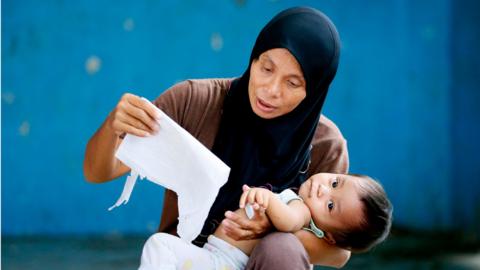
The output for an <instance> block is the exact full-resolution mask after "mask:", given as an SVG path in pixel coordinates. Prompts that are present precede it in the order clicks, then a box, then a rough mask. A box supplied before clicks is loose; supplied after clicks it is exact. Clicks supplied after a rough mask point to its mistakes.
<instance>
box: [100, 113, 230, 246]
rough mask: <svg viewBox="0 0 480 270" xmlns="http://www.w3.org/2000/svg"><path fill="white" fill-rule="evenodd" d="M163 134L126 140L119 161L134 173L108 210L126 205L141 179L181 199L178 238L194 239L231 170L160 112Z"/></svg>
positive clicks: (127, 138)
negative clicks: (136, 183) (136, 182)
mask: <svg viewBox="0 0 480 270" xmlns="http://www.w3.org/2000/svg"><path fill="white" fill-rule="evenodd" d="M158 112H159V113H160V115H161V119H160V120H159V124H160V131H159V132H158V133H157V134H156V135H153V136H150V137H144V138H140V137H137V136H133V135H127V136H125V138H124V140H123V142H122V143H121V145H120V146H119V148H118V150H117V153H116V157H117V158H118V159H119V160H121V161H122V162H123V163H124V164H125V165H127V166H128V167H130V168H131V169H132V172H131V175H130V176H128V177H127V181H126V183H125V187H124V189H123V192H122V195H121V196H120V198H119V199H118V201H117V202H116V203H115V205H114V206H112V207H111V208H110V209H109V210H111V209H113V208H115V207H117V206H119V205H121V204H122V203H127V202H128V199H129V197H130V193H131V192H132V190H133V187H134V185H135V181H136V179H137V176H138V177H141V178H147V179H148V180H150V181H152V182H154V183H157V184H159V185H161V186H163V187H165V188H168V189H170V190H172V191H174V192H176V193H177V195H178V212H179V223H178V227H177V233H178V235H179V236H180V237H181V238H182V239H184V240H185V241H188V242H190V241H192V240H193V239H195V238H196V237H197V236H198V234H200V231H201V229H202V227H203V224H204V222H205V220H206V218H207V215H208V212H209V211H210V207H211V206H212V204H213V202H214V201H215V198H216V197H217V194H218V191H219V189H220V188H221V187H222V186H223V184H225V183H226V181H227V179H228V175H229V173H230V168H229V167H228V166H227V165H225V163H223V162H222V161H221V160H220V159H219V158H218V157H217V156H215V155H214V154H213V153H212V152H210V150H208V149H207V148H206V147H205V146H204V145H202V144H201V143H200V142H199V141H197V140H196V139H195V138H194V137H193V136H192V135H190V133H188V132H187V131H186V130H184V129H183V128H182V127H180V126H179V125H178V124H177V123H175V121H173V120H172V119H170V118H169V117H168V116H167V115H166V114H165V113H163V112H162V111H161V110H158Z"/></svg>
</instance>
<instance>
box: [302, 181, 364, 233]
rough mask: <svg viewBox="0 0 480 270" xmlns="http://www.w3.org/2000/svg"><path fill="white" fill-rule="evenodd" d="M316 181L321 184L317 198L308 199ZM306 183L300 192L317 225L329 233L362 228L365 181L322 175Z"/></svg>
mask: <svg viewBox="0 0 480 270" xmlns="http://www.w3.org/2000/svg"><path fill="white" fill-rule="evenodd" d="M312 178H317V179H315V180H316V181H319V185H318V189H317V190H314V193H313V194H316V196H315V195H314V196H312V197H310V198H309V197H308V194H309V192H310V189H311V186H312ZM312 178H310V179H308V180H307V181H305V182H304V183H303V184H302V185H301V186H300V190H299V191H298V195H299V196H300V197H302V199H303V200H304V202H305V204H306V205H307V206H308V208H309V209H310V213H311V214H312V218H313V221H314V222H315V225H316V226H317V227H318V228H320V229H322V230H324V231H327V232H331V231H335V230H344V229H348V228H352V227H355V226H358V225H359V224H360V223H361V221H362V219H363V208H362V202H361V201H360V196H359V192H360V181H363V179H361V178H358V177H355V176H351V175H343V174H331V173H319V174H315V175H314V176H312Z"/></svg>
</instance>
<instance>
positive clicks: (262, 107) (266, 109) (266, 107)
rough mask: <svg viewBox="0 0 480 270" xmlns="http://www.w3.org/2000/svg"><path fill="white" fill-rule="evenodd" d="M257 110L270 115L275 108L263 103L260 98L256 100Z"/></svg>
mask: <svg viewBox="0 0 480 270" xmlns="http://www.w3.org/2000/svg"><path fill="white" fill-rule="evenodd" d="M257 108H258V109H260V110H261V111H262V112H265V113H271V112H273V111H274V110H275V109H276V108H277V107H275V106H273V105H271V104H269V103H267V102H265V101H263V100H262V99H260V98H257Z"/></svg>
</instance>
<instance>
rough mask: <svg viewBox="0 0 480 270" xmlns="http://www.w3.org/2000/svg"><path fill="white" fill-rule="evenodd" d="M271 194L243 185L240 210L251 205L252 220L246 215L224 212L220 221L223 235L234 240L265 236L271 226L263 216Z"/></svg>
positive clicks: (261, 189) (266, 190)
mask: <svg viewBox="0 0 480 270" xmlns="http://www.w3.org/2000/svg"><path fill="white" fill-rule="evenodd" d="M272 194H273V193H272V192H271V191H270V190H268V189H264V188H250V187H248V186H247V185H243V194H242V196H241V197H240V208H245V205H246V204H251V205H252V207H253V210H254V212H255V213H254V215H253V218H252V219H249V218H247V217H246V215H239V214H237V213H234V212H232V211H227V212H225V217H226V219H224V220H223V221H222V227H223V229H224V230H225V233H226V234H227V235H228V236H229V237H230V238H232V239H234V240H237V241H239V240H250V239H257V238H260V237H262V236H264V235H265V234H267V233H268V232H269V231H270V229H271V228H272V224H271V223H270V220H269V219H268V217H267V215H266V214H265V209H267V207H268V204H269V201H270V196H271V195H272Z"/></svg>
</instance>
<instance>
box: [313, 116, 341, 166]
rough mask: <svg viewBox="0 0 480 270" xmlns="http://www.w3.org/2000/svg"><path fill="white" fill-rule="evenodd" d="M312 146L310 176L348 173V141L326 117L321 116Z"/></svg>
mask: <svg viewBox="0 0 480 270" xmlns="http://www.w3.org/2000/svg"><path fill="white" fill-rule="evenodd" d="M312 146H313V147H312V166H310V170H309V175H313V174H315V173H318V172H334V173H346V172H348V167H349V160H348V149H347V140H346V139H345V138H344V137H343V134H342V132H341V131H340V129H339V128H338V127H337V125H336V124H335V123H334V122H333V121H332V120H330V119H329V118H328V117H326V116H325V115H321V116H320V120H319V122H318V125H317V129H316V130H315V135H314V137H313V140H312Z"/></svg>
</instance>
